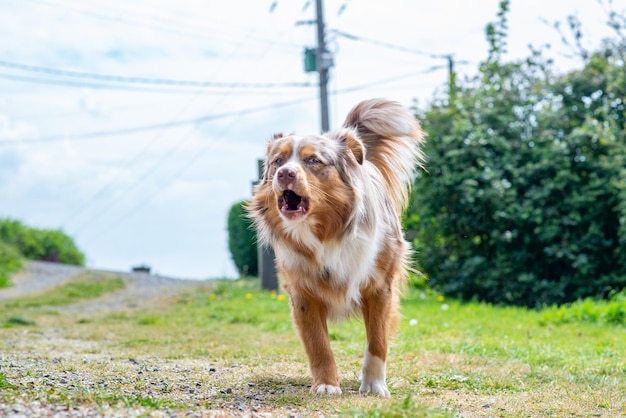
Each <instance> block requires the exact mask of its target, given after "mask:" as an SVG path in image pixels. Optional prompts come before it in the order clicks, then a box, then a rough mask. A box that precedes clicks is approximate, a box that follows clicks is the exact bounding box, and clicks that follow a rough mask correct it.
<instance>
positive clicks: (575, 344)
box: [0, 280, 626, 417]
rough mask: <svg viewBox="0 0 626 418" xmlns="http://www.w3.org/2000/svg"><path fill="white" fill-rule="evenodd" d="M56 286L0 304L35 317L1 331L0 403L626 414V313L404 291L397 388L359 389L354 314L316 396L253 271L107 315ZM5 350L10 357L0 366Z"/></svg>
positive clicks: (336, 333)
mask: <svg viewBox="0 0 626 418" xmlns="http://www.w3.org/2000/svg"><path fill="white" fill-rule="evenodd" d="M66 291H67V288H65V290H64V291H63V292H62V293H64V292H66ZM59 292H60V290H59V289H56V290H54V291H51V292H49V293H47V294H45V295H43V294H42V295H39V296H38V297H37V300H38V302H37V304H36V305H35V306H38V307H39V308H40V309H38V310H36V311H33V310H32V309H30V307H31V306H32V305H31V304H32V299H29V300H30V302H27V301H25V300H22V302H19V303H18V302H17V301H14V302H12V303H9V304H6V305H5V306H4V307H2V308H3V309H5V310H6V314H7V316H9V317H14V318H26V317H28V318H30V320H32V321H33V323H30V324H24V325H22V326H20V327H12V328H5V329H0V339H1V340H3V341H11V345H10V346H7V347H4V346H0V371H2V372H3V373H4V375H0V377H1V378H0V385H3V386H4V389H5V390H3V391H0V402H10V400H11V399H12V398H13V397H15V396H17V395H18V394H20V393H23V394H25V395H22V399H33V400H34V399H37V400H42V401H46V402H54V403H63V404H69V405H85V406H92V407H94V408H103V407H110V408H114V409H115V408H117V410H119V411H123V410H124V409H125V408H135V409H139V410H140V412H141V411H143V412H141V413H145V414H146V415H148V414H150V411H156V410H169V409H172V410H175V411H180V414H181V415H184V414H186V413H189V414H193V413H196V412H200V411H207V410H211V411H221V413H222V414H224V415H226V416H229V415H236V414H239V413H241V414H246V413H247V414H250V413H251V412H252V411H257V412H270V413H272V414H274V415H277V416H286V415H288V414H289V413H294V414H302V415H303V416H317V415H325V416H334V415H339V416H355V417H405V416H406V417H409V416H423V417H452V416H457V415H463V416H504V417H518V416H554V417H561V416H601V417H602V416H606V417H613V416H620V415H623V414H625V413H626V410H625V404H624V399H625V398H626V397H625V396H624V394H625V393H626V383H625V382H626V379H625V378H624V376H626V362H625V356H624V348H623V347H624V346H625V344H626V328H625V326H624V324H623V322H612V321H606V320H594V321H590V320H588V319H586V317H583V316H580V315H571V318H569V319H568V320H567V321H562V320H556V319H555V318H556V316H554V314H552V313H550V312H552V311H551V309H553V308H547V309H546V310H544V311H532V310H526V309H520V308H511V307H508V308H504V307H495V306H489V305H484V304H478V303H459V302H457V301H454V300H444V299H443V298H442V297H440V296H438V295H436V294H432V293H430V292H424V291H417V290H413V291H410V292H409V293H408V294H407V296H406V298H405V299H404V300H403V306H402V312H403V320H402V321H401V325H400V328H399V330H398V333H397V335H396V337H395V338H394V341H393V345H392V347H391V349H390V352H389V362H388V365H387V374H388V384H389V386H390V390H391V392H392V398H391V399H389V400H384V399H379V398H377V397H373V396H361V395H359V394H358V393H357V392H358V387H359V381H358V375H359V369H360V364H361V361H362V355H363V349H364V342H365V332H364V329H363V324H362V321H360V320H358V319H353V320H348V321H345V322H343V323H341V324H336V325H331V326H330V329H329V331H330V335H331V344H332V347H333V350H334V352H335V356H336V360H337V364H338V369H339V373H340V377H341V379H342V382H341V386H342V389H343V392H344V393H343V395H341V396H338V397H320V396H314V395H311V394H309V385H310V383H311V380H310V373H309V371H308V367H307V364H306V358H305V354H304V351H303V349H302V346H301V344H300V341H299V339H298V337H297V334H296V332H295V330H294V329H293V326H292V324H291V317H290V312H289V303H288V301H287V300H286V298H285V296H284V295H281V294H276V293H270V292H264V291H261V290H259V289H258V285H257V283H256V282H253V281H249V280H238V281H223V282H216V284H215V286H214V287H213V288H212V289H210V290H207V289H198V290H195V291H193V292H189V293H186V294H179V295H172V296H171V298H170V299H169V301H166V302H165V303H162V304H160V305H158V306H155V307H154V308H150V309H144V310H124V311H115V312H88V311H84V312H78V313H76V312H70V311H64V310H61V311H58V312H56V311H52V310H50V309H47V308H46V306H51V307H53V306H54V303H55V301H56V300H58V293H59ZM81 294H82V293H81ZM88 294H91V293H88ZM54 295H57V296H54ZM616 300H617V299H616ZM622 301H623V299H622ZM46 303H48V304H49V305H46ZM585 304H586V305H585V306H587V305H588V304H589V302H585ZM607 306H608V305H606V306H605V305H604V304H603V303H597V306H596V308H594V309H598V310H600V311H603V310H605V311H606V310H607V309H609V308H607ZM567 309H573V310H575V309H578V308H577V307H575V306H574V305H572V307H569V308H567ZM590 309H591V308H589V307H586V308H585V310H590ZM610 309H615V308H614V307H613V308H610ZM600 317H602V315H600V316H598V318H600ZM24 329H27V330H28V332H27V333H25V332H24V331H23V330H24ZM6 359H13V360H11V361H14V362H15V363H19V364H20V365H19V367H11V368H5V366H6V362H7V361H9V360H6ZM3 382H4V383H3ZM24 396H25V397H26V398H24ZM194 411H195V412H194Z"/></svg>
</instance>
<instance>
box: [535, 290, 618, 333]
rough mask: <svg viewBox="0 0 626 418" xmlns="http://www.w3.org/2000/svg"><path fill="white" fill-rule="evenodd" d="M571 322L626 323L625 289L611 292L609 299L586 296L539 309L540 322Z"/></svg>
mask: <svg viewBox="0 0 626 418" xmlns="http://www.w3.org/2000/svg"><path fill="white" fill-rule="evenodd" d="M571 322H592V323H603V324H613V325H626V291H622V292H620V293H615V294H613V295H612V296H611V298H610V299H609V300H604V301H597V300H593V299H590V298H586V299H581V300H577V301H576V302H573V303H571V304H568V305H561V306H556V305H555V306H550V307H548V308H544V309H542V311H541V319H540V323H542V324H547V323H552V324H566V323H571Z"/></svg>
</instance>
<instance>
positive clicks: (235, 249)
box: [228, 202, 258, 276]
mask: <svg viewBox="0 0 626 418" xmlns="http://www.w3.org/2000/svg"><path fill="white" fill-rule="evenodd" d="M244 204H245V202H238V203H235V204H234V205H232V206H231V208H230V211H229V212H228V248H229V249H230V254H231V256H232V258H233V262H234V263H235V266H236V267H237V271H238V272H239V274H241V275H242V276H256V275H257V274H258V254H257V244H256V234H255V232H254V230H253V229H252V226H251V224H252V222H251V221H250V219H249V218H248V217H247V216H246V211H245V209H244Z"/></svg>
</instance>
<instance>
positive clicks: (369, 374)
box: [359, 289, 397, 398]
mask: <svg viewBox="0 0 626 418" xmlns="http://www.w3.org/2000/svg"><path fill="white" fill-rule="evenodd" d="M361 303H362V311H363V320H364V322H365V329H366V331H367V349H366V350H365V359H364V361H363V369H362V370H361V387H360V388H359V392H361V393H369V392H371V393H373V394H375V395H379V396H383V397H385V398H388V397H389V396H390V395H391V394H390V392H389V389H387V382H386V379H385V361H386V359H387V344H388V339H389V334H390V333H391V330H392V329H393V327H394V322H395V321H396V320H397V319H396V318H397V302H396V301H395V296H394V295H393V292H392V290H391V289H384V290H383V289H380V290H377V291H374V292H372V293H370V294H367V295H363V299H362V301H361Z"/></svg>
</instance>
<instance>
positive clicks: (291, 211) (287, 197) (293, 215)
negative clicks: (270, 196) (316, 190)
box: [278, 190, 309, 220]
mask: <svg viewBox="0 0 626 418" xmlns="http://www.w3.org/2000/svg"><path fill="white" fill-rule="evenodd" d="M278 207H279V209H280V213H282V214H283V215H284V216H285V217H286V218H287V219H291V220H293V219H298V218H300V217H302V216H303V215H304V214H305V213H306V211H307V210H308V209H309V199H307V198H306V197H302V196H300V195H298V194H296V193H295V192H294V191H292V190H285V191H284V192H283V195H282V196H281V197H280V198H279V199H278Z"/></svg>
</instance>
